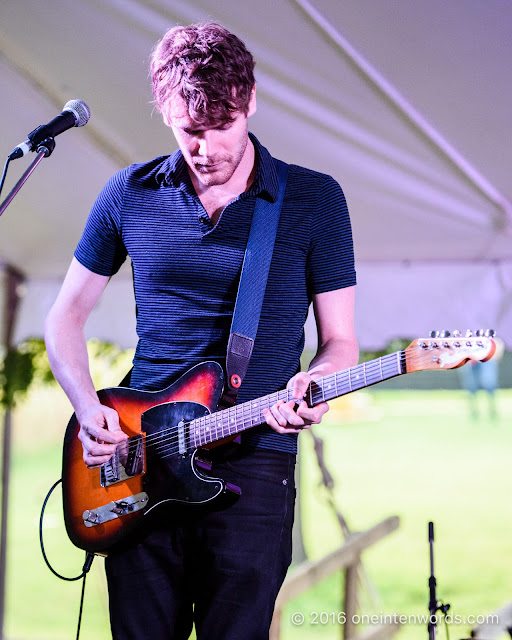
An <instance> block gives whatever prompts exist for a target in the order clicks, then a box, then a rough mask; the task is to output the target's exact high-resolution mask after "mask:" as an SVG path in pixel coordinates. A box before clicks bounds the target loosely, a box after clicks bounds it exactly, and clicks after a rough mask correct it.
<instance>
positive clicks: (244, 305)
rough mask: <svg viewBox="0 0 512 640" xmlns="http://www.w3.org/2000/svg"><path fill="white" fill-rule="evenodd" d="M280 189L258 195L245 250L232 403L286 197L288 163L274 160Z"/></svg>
mask: <svg viewBox="0 0 512 640" xmlns="http://www.w3.org/2000/svg"><path fill="white" fill-rule="evenodd" d="M274 162H275V164H276V169H277V176H278V181H279V191H278V196H277V199H276V201H275V202H268V200H265V199H264V198H257V199H256V205H255V207H254V213H253V217H252V223H251V229H250V232H249V239H248V240H247V248H246V250H245V257H244V262H243V265H242V273H241V275H240V284H239V285H238V293H237V298H236V303H235V311H234V313H233V320H232V323H231V333H230V335H229V341H228V351H227V357H226V373H227V383H226V392H225V394H224V397H223V402H224V404H227V405H233V404H235V401H236V396H237V394H238V389H239V388H240V385H241V384H242V381H243V379H244V377H245V374H246V373H247V368H248V366H249V360H250V358H251V354H252V350H253V347H254V340H255V338H256V332H257V330H258V324H259V320H260V314H261V307H262V305H263V296H264V295H265V289H266V286H267V279H268V272H269V269H270V262H271V260H272V253H273V250H274V244H275V239H276V233H277V225H278V224H279V214H280V212H281V206H282V204H283V199H284V191H285V188H286V180H287V177H288V165H287V164H285V163H284V162H281V161H280V160H275V159H274Z"/></svg>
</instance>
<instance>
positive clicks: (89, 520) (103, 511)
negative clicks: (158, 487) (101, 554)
mask: <svg viewBox="0 0 512 640" xmlns="http://www.w3.org/2000/svg"><path fill="white" fill-rule="evenodd" d="M148 500H149V498H148V494H147V493H145V492H142V493H137V494H136V495H134V496H128V497H127V498H123V500H117V501H116V502H109V503H108V504H104V505H103V506H101V507H97V508H96V509H86V510H85V511H84V512H83V514H82V519H83V521H84V525H85V526H86V527H95V526H97V525H98V524H103V523H104V522H109V520H114V519H115V518H121V517H122V516H127V515H128V514H130V513H135V512H136V511H140V510H141V509H144V508H145V507H147V505H148Z"/></svg>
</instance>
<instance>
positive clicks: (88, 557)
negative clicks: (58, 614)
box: [39, 478, 94, 640]
mask: <svg viewBox="0 0 512 640" xmlns="http://www.w3.org/2000/svg"><path fill="white" fill-rule="evenodd" d="M61 482H62V478H59V480H57V482H55V483H54V484H53V486H52V488H51V489H50V491H48V493H47V494H46V498H45V499H44V502H43V506H42V508H41V515H40V517H39V542H40V544H41V553H42V554H43V558H44V561H45V562H46V566H47V567H48V569H50V571H51V572H52V573H53V575H55V576H57V578H60V579H61V580H66V581H67V582H75V581H76V580H80V579H81V578H83V583H82V595H81V597H80V611H79V612H78V625H77V630H76V640H78V639H79V637H80V626H81V624H82V611H83V608H84V595H85V578H86V576H87V574H88V573H89V570H90V568H91V565H92V561H93V560H94V553H90V552H89V551H87V552H86V554H85V561H84V565H83V567H82V573H81V574H80V575H79V576H75V577H74V578H68V577H66V576H63V575H61V574H60V573H58V572H57V571H55V569H54V568H53V567H52V565H51V564H50V562H49V560H48V558H47V557H46V553H45V550H44V542H43V517H44V510H45V509H46V504H47V502H48V500H49V499H50V496H51V495H52V493H53V491H54V489H55V488H56V487H57V486H58V485H59V484H60V483H61Z"/></svg>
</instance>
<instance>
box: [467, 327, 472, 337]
mask: <svg viewBox="0 0 512 640" xmlns="http://www.w3.org/2000/svg"><path fill="white" fill-rule="evenodd" d="M472 337H473V332H472V331H471V329H468V330H467V331H466V338H472Z"/></svg>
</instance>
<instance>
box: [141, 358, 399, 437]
mask: <svg viewBox="0 0 512 640" xmlns="http://www.w3.org/2000/svg"><path fill="white" fill-rule="evenodd" d="M383 358H384V359H389V358H392V363H390V364H393V368H395V367H396V364H397V356H396V354H389V356H383ZM370 363H372V365H374V366H373V369H372V368H371V367H370V366H366V367H365V368H366V377H367V378H369V377H371V375H372V373H374V372H375V371H376V370H379V371H380V369H381V367H380V366H379V367H377V366H375V363H374V361H370ZM370 363H368V365H369V364H370ZM386 366H387V367H388V369H389V364H387V365H383V367H382V371H383V372H384V371H385V369H386ZM356 369H361V370H362V365H356V366H355V367H352V368H351V369H350V370H344V371H338V372H335V373H332V374H328V375H326V376H324V377H323V378H322V379H321V380H322V383H323V386H325V383H326V382H328V381H329V380H331V383H330V384H331V385H334V386H336V385H337V386H340V387H341V386H343V385H344V384H345V385H346V384H347V381H348V380H349V378H350V377H352V376H351V374H353V373H354V372H355V370H356ZM390 373H391V372H390ZM336 378H338V379H337V380H336ZM340 378H346V380H343V379H341V380H340ZM377 381H378V380H375V382H377ZM315 382H316V384H317V385H318V381H315ZM318 386H319V385H318ZM328 386H329V385H328ZM319 388H320V389H321V387H319ZM354 390H356V389H354ZM348 392H349V391H346V392H345V393H348ZM284 395H286V398H284V397H279V396H284ZM292 395H293V390H292V389H283V390H280V391H277V392H274V393H272V394H269V395H268V396H263V397H261V398H256V399H254V400H252V401H248V402H245V403H243V404H241V405H235V406H234V407H230V408H228V409H224V410H221V411H218V412H215V413H212V414H207V415H205V416H201V417H199V418H195V419H194V420H192V422H193V421H201V420H203V421H206V422H217V423H218V424H217V425H215V424H213V429H212V430H215V429H216V428H217V429H219V428H222V427H223V426H224V427H225V426H226V425H225V423H222V424H221V421H222V417H219V416H222V414H224V415H225V416H226V417H228V416H227V414H234V416H232V417H234V419H235V421H238V419H239V418H240V416H238V415H237V414H238V413H242V417H241V418H242V421H243V422H246V421H248V420H252V419H253V413H254V410H261V409H262V408H268V407H269V406H271V405H272V404H274V402H275V401H277V400H280V399H282V400H285V399H287V400H286V401H288V400H291V399H292V398H291V397H290V396H292ZM322 395H324V394H323V393H321V392H320V393H319V392H318V391H317V392H313V400H314V401H315V402H316V401H317V400H320V398H321V396H322ZM341 395H345V394H341ZM246 409H247V410H248V411H249V412H250V415H249V416H244V415H243V414H244V413H246ZM230 417H231V416H230ZM188 424H190V423H188ZM171 430H172V431H176V432H177V431H178V430H179V427H178V426H177V425H173V426H172V427H168V428H167V429H162V430H160V431H159V432H158V433H156V434H151V435H149V436H146V447H147V446H148V445H149V446H151V444H152V443H153V441H154V440H160V439H162V437H163V436H164V437H165V435H166V433H167V432H169V431H171ZM242 430H243V429H242ZM228 435H233V434H232V433H230V434H228ZM138 437H140V436H139V435H137V436H134V438H138ZM175 437H176V440H177V439H178V438H179V434H177V435H176V436H175ZM156 444H158V443H156ZM134 446H137V443H134Z"/></svg>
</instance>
